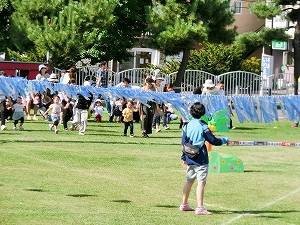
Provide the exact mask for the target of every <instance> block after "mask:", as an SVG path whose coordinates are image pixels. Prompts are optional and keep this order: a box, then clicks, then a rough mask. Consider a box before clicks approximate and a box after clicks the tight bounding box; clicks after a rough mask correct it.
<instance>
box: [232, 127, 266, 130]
mask: <svg viewBox="0 0 300 225" xmlns="http://www.w3.org/2000/svg"><path fill="white" fill-rule="evenodd" d="M259 129H265V128H262V127H236V128H235V129H234V130H259Z"/></svg>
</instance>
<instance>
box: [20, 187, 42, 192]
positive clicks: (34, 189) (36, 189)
mask: <svg viewBox="0 0 300 225" xmlns="http://www.w3.org/2000/svg"><path fill="white" fill-rule="evenodd" d="M25 191H33V192H47V191H46V190H43V189H40V188H27V189H25Z"/></svg>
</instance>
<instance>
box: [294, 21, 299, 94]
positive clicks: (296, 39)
mask: <svg viewBox="0 0 300 225" xmlns="http://www.w3.org/2000/svg"><path fill="white" fill-rule="evenodd" d="M299 77H300V18H299V19H298V21H297V22H296V27H295V34H294V85H295V86H294V94H295V95H298V88H299V87H298V79H299Z"/></svg>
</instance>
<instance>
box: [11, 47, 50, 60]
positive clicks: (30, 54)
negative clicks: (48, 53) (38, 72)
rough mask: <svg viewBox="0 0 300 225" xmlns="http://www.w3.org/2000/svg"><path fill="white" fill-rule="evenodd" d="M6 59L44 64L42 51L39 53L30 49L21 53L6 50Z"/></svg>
mask: <svg viewBox="0 0 300 225" xmlns="http://www.w3.org/2000/svg"><path fill="white" fill-rule="evenodd" d="M7 59H15V60H16V61H22V62H44V61H45V55H44V52H43V51H39V50H37V49H31V50H28V51H26V52H23V53H21V52H19V51H14V50H11V49H9V48H8V49H7Z"/></svg>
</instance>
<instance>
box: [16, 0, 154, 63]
mask: <svg viewBox="0 0 300 225" xmlns="http://www.w3.org/2000/svg"><path fill="white" fill-rule="evenodd" d="M146 4H151V1H150V0H147V1H138V0H133V1H127V0H98V1H94V0H78V1H72V0H70V1H67V0H66V1H61V0H52V1H48V0H22V1H21V0H13V5H14V7H15V13H14V14H13V17H12V18H13V23H14V25H15V30H16V31H17V32H15V33H19V34H24V35H23V36H24V40H25V42H26V39H28V44H29V45H30V43H31V44H32V45H31V46H30V48H26V51H25V52H27V51H34V50H36V49H39V51H42V52H43V55H46V52H47V51H49V53H50V55H51V62H50V63H51V64H55V65H56V66H59V67H67V66H70V65H73V64H75V63H76V62H77V61H78V60H79V59H81V58H91V59H92V63H95V62H99V61H100V60H109V59H112V58H114V59H117V60H122V59H124V58H126V56H127V55H128V53H127V49H129V48H131V47H133V45H134V39H135V37H136V36H139V35H140V34H141V33H142V32H143V31H144V30H145V28H146V22H145V21H146V20H145V18H146V9H145V6H146ZM20 37H22V36H19V35H18V36H17V37H16V38H15V39H14V44H15V48H16V49H17V50H20V51H21V52H22V53H23V52H24V51H22V49H20V46H19V43H20Z"/></svg>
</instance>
